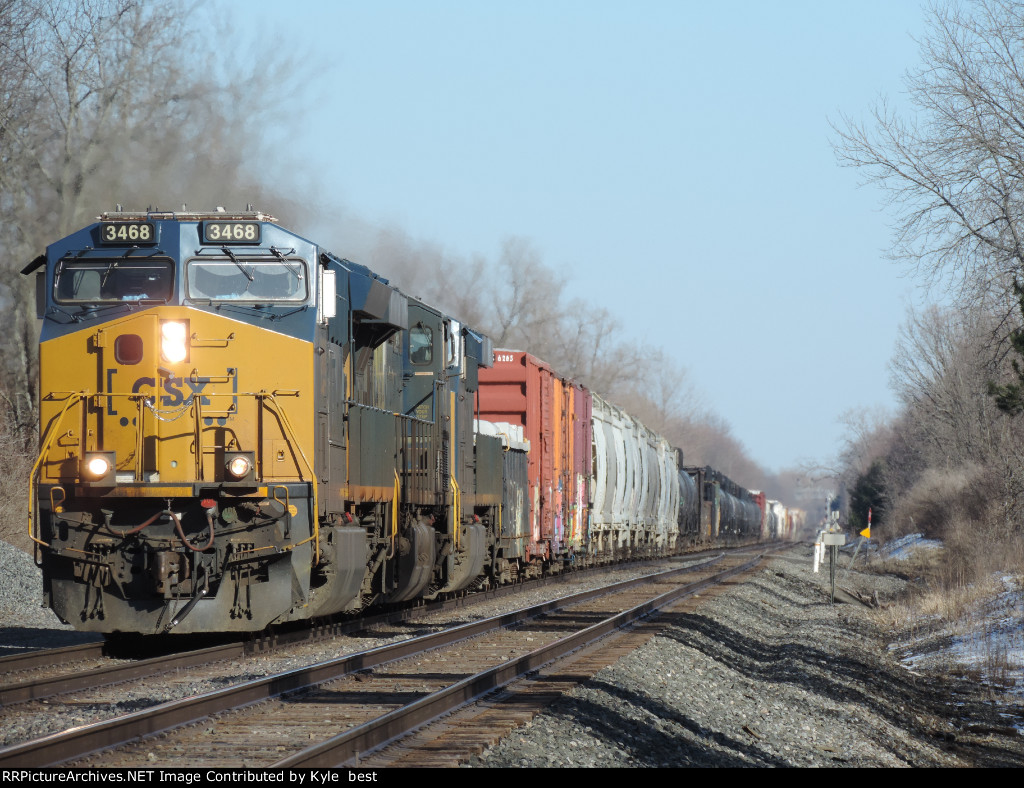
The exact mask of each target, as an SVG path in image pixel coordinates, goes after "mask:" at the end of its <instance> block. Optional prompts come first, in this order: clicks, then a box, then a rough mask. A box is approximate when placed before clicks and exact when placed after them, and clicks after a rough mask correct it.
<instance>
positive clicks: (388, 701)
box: [0, 564, 746, 767]
mask: <svg viewBox="0 0 1024 788" xmlns="http://www.w3.org/2000/svg"><path fill="white" fill-rule="evenodd" d="M702 566H706V564H704V565H702ZM743 568H746V566H744V567H740V568H735V569H732V570H729V571H730V574H735V573H736V572H738V571H742V569H743ZM694 569H695V567H688V568H686V569H678V570H674V572H672V573H661V574H660V575H656V576H654V577H658V578H660V579H659V580H658V581H657V582H659V583H664V582H669V581H668V579H667V578H668V575H669V574H679V573H681V572H692V571H694ZM644 582H647V583H650V582H652V581H651V576H649V577H647V578H643V579H641V580H635V581H628V582H627V583H624V584H617V589H618V590H617V591H616V594H618V595H622V594H626V593H631V592H628V591H627V590H626V588H627V587H630V586H636V585H638V584H640V583H644ZM709 582H712V581H711V580H707V579H705V580H702V581H700V583H699V584H697V585H695V584H690V585H689V586H687V587H684V588H683V589H681V590H679V589H674V590H673V591H672V592H671V598H675V597H678V596H679V595H681V594H686V593H696V592H697V591H698V590H699V589H700V588H704V587H706V586H707V584H708V583H709ZM673 585H675V584H673ZM602 594H608V589H603V590H600V591H591V592H586V593H584V594H577V595H573V596H572V597H567V598H566V599H563V600H558V601H556V602H551V603H547V604H544V605H539V606H535V607H533V608H528V609H525V610H522V611H516V612H515V613H511V614H507V615H504V616H498V617H495V618H494V619H488V620H486V621H481V622H473V623H470V624H465V625H463V626H461V627H456V628H454V629H451V630H447V631H443V632H439V633H435V634H432V635H428V636H424V637H420V638H415V639H412V640H407V641H404V642H401V643H397V644H393V645H389V646H384V647H381V648H378V649H373V650H371V651H367V652H362V653H359V654H355V655H350V656H348V657H343V658H340V659H336V660H331V661H330V662H325V663H320V664H317V665H311V666H308V667H306V668H302V669H300V670H296V671H291V672H289V673H284V674H278V675H276V676H272V677H269V678H266V679H262V680H259V681H251V682H247V683H245V684H241V685H237V686H233V687H229V688H227V689H224V690H221V691H218V692H211V693H206V694H204V695H200V696H196V697H194V698H189V699H186V700H183V701H177V702H172V703H167V704H163V705H161V706H157V707H155V708H151V709H147V710H145V711H141V712H136V713H134V714H129V715H125V716H123V717H119V718H116V719H113V720H108V721H106V722H101V723H96V724H94V725H86V726H81V727H80V728H76V729H73V730H71V731H66V732H64V733H61V734H55V735H53V736H49V737H45V738H44V739H41V740H37V741H34V742H28V743H25V744H21V745H16V746H13V747H8V748H5V749H4V750H0V766H2V767H10V766H44V765H52V764H56V763H61V762H67V761H72V760H74V759H78V758H82V757H83V756H85V755H86V754H87V753H90V752H93V751H96V750H99V749H103V748H109V747H113V746H117V745H121V744H124V743H126V742H132V741H137V740H138V739H139V738H141V737H142V736H146V735H149V734H155V733H157V732H162V731H167V730H168V729H170V728H175V727H178V726H184V725H187V724H189V723H195V722H197V721H199V720H207V721H204V722H202V723H201V724H200V725H198V726H195V725H193V726H192V727H189V728H185V729H182V730H180V731H175V732H173V733H170V734H165V735H164V736H162V737H161V739H160V740H158V741H153V740H147V741H145V742H142V743H141V744H136V745H130V746H128V747H127V748H124V749H122V750H120V751H119V752H118V753H109V752H108V753H104V754H103V755H97V756H93V757H91V758H89V759H88V760H87V761H84V762H82V763H81V764H79V765H92V766H100V765H102V766H114V765H140V764H144V765H147V766H150V765H160V764H161V763H164V764H165V765H181V764H179V763H176V762H175V757H176V755H181V754H182V753H186V754H187V757H188V765H189V766H193V765H201V764H198V763H197V757H198V756H197V754H200V753H201V754H202V759H203V762H204V763H208V764H209V765H216V766H232V765H233V766H238V765H274V766H285V765H295V766H300V765H301V766H313V765H327V764H330V765H338V764H343V763H351V762H353V761H354V759H355V758H356V757H357V754H358V753H364V754H365V753H366V752H367V751H369V750H372V749H375V748H377V747H379V746H381V744H383V743H384V742H386V741H389V740H392V739H394V738H395V737H396V736H397V735H399V734H400V733H402V732H403V731H405V730H406V729H407V728H410V727H417V726H420V725H422V724H423V723H424V722H425V721H426V720H428V719H432V718H435V717H437V716H438V715H440V714H446V713H448V712H450V711H451V709H452V708H454V707H455V706H457V705H459V704H463V703H466V702H467V701H468V700H470V699H472V698H476V697H478V696H479V695H480V694H481V693H486V692H492V691H493V690H494V689H495V688H496V687H498V686H500V685H502V684H504V683H507V682H508V681H509V680H511V679H512V678H514V677H515V676H516V675H521V674H522V673H524V672H531V671H535V670H536V669H537V668H538V667H539V666H540V665H541V664H543V663H544V662H547V661H550V660H551V659H554V658H555V656H557V655H558V654H561V653H564V652H565V651H566V650H574V649H578V648H580V647H581V645H582V644H583V643H585V642H587V641H588V640H592V639H593V638H596V637H603V636H604V635H605V634H607V633H608V632H610V631H611V630H613V629H615V628H617V627H621V626H623V625H625V623H626V622H627V621H628V620H631V619H632V618H635V617H636V616H639V615H645V614H647V613H649V612H650V611H651V610H652V609H654V608H655V607H657V606H660V605H664V604H667V603H668V602H669V601H670V596H669V595H657V596H661V599H659V600H658V601H657V602H653V601H650V599H649V597H650V596H651V594H650V593H648V594H647V595H646V596H647V597H648V599H647V600H646V601H644V602H642V603H635V602H628V603H627V602H620V603H619V607H622V606H623V605H626V606H627V607H630V608H632V610H631V611H630V612H629V613H622V612H616V613H615V614H613V615H607V613H602V614H601V615H600V616H598V613H597V611H596V610H588V609H587V608H585V607H580V606H581V605H583V604H584V602H585V601H587V600H593V599H594V598H595V597H597V596H599V595H602ZM603 599H604V602H603V603H602V604H604V605H605V606H607V604H608V602H609V600H610V599H611V597H610V596H606V597H604V598H603ZM591 604H592V605H593V604H595V603H593V602H591ZM570 605H575V606H577V607H575V608H574V609H573V611H568V610H563V611H562V612H560V613H558V614H556V615H554V616H553V615H552V613H553V611H555V610H558V609H559V608H568V606H570ZM542 614H546V615H547V618H545V619H536V620H531V619H534V617H536V616H539V615H542ZM570 618H573V619H576V620H575V623H572V624H571V626H572V628H573V631H574V634H572V635H570V636H568V637H555V635H554V634H552V633H553V632H554V633H555V634H557V633H558V632H559V631H560V630H562V629H564V628H566V627H569V626H570ZM597 618H600V619H601V622H600V623H595V621H596V620H597ZM524 621H528V623H527V624H523V623H522V622H524ZM515 624H519V626H518V627H516V628H515V629H507V628H508V627H510V626H512V625H515ZM502 628H504V629H502ZM484 633H490V634H487V635H486V638H487V639H486V640H481V639H480V638H481V637H484ZM467 638H476V640H474V641H472V643H471V644H469V645H468V647H467V643H468V641H466V639H467ZM460 641H462V645H461V646H460V645H453V644H457V643H458V642H460ZM552 641H554V642H552ZM541 643H544V644H545V645H544V646H543V648H538V646H540V645H541ZM442 647H444V648H446V649H449V650H448V651H447V652H440V651H438V652H436V653H432V654H431V655H425V652H426V651H429V650H432V649H440V648H442ZM486 653H490V656H489V657H488V659H489V660H490V662H489V663H488V665H489V666H486V667H485V666H483V665H482V664H478V663H479V659H480V658H481V657H482V656H483V655H484V654H486ZM509 657H511V659H510V658H509ZM402 658H411V662H412V663H416V662H418V663H419V665H418V666H415V667H414V666H413V665H411V664H409V661H410V660H408V659H407V660H406V663H401V664H400V665H395V664H390V665H388V666H387V668H386V669H382V668H381V667H380V666H382V665H384V664H385V663H393V661H394V660H397V659H402ZM464 665H468V666H469V667H468V668H463V666H464ZM454 666H459V668H460V669H459V670H458V671H456V670H455V667H454ZM424 672H425V673H424ZM425 674H426V675H425ZM346 676H347V678H345V679H343V680H342V681H341V682H340V683H339V684H338V685H334V686H329V687H320V686H319V685H321V684H323V683H324V682H328V681H335V680H337V679H339V678H342V677H346ZM403 687H404V693H403V691H401V690H402V688H403ZM360 698H361V699H360ZM367 698H369V700H367ZM270 699H273V700H272V701H271V702H268V700H270ZM405 701H410V702H409V703H406V702H405ZM255 703H261V704H262V705H260V706H259V707H256V708H254V709H252V710H249V711H247V712H243V713H237V712H236V713H232V714H224V713H223V712H225V711H226V710H228V709H238V708H239V707H243V706H247V705H250V704H255ZM382 706H383V707H384V711H383V712H382V710H381V707H382ZM396 706H397V707H399V708H396ZM211 715H220V716H219V717H217V718H216V719H214V720H208V719H207V718H209V717H210V716H211ZM328 721H330V722H328ZM339 727H342V728H346V729H347V728H351V729H350V730H345V731H344V732H342V733H339V734H337V735H336V736H334V737H333V738H331V739H330V740H329V741H328V742H325V743H322V744H319V745H317V746H316V747H313V748H309V749H305V748H306V746H307V745H308V743H309V741H310V740H314V741H315V740H316V738H319V737H320V736H322V735H323V732H324V730H325V728H327V729H331V728H333V729H335V730H337V729H338V728H339ZM190 736H191V737H197V738H196V739H195V740H192V741H190V740H189V737H190ZM314 737H316V738H314ZM267 742H274V744H275V747H276V748H277V749H275V750H274V751H272V752H268V748H267V746H266V744H267ZM254 743H255V746H253V745H254ZM154 748H155V749H154ZM165 759H166V760H165Z"/></svg>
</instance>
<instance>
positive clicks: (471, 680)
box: [270, 554, 764, 769]
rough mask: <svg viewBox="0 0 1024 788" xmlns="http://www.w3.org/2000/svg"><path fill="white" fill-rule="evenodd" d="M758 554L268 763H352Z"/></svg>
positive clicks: (705, 585) (744, 566)
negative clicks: (363, 755)
mask: <svg viewBox="0 0 1024 788" xmlns="http://www.w3.org/2000/svg"><path fill="white" fill-rule="evenodd" d="M763 558H764V554H762V555H759V556H757V557H756V558H754V559H753V560H751V561H748V562H747V563H745V564H741V565H739V566H736V567H733V568H732V569H727V570H724V571H722V572H719V573H717V574H715V575H712V576H711V577H708V578H705V579H704V580H699V581H696V582H694V583H688V584H686V585H683V586H680V587H678V588H676V589H673V590H672V591H668V592H666V593H664V594H662V595H660V596H658V597H655V598H653V599H650V600H648V601H647V602H644V603H642V604H640V605H637V606H636V607H633V608H630V609H629V610H626V611H624V612H622V613H618V614H616V615H614V616H610V617H609V618H607V619H605V620H604V621H601V622H598V623H597V624H594V625H592V626H590V627H587V628H586V629H583V630H580V631H578V632H576V633H574V634H572V635H569V636H567V637H565V638H562V639H560V640H557V641H554V642H553V643H550V644H549V645H547V646H543V647H541V648H539V649H537V650H535V651H532V652H530V653H529V654H525V655H523V656H522V657H518V658H516V659H513V660H510V661H508V662H505V663H504V664H502V665H498V666H497V667H494V668H490V669H488V670H485V671H482V672H480V673H477V674H476V675H473V676H470V677H468V678H466V679H463V680H461V681H459V682H457V683H455V684H452V685H451V686H449V687H446V688H445V689H442V690H439V691H437V692H434V693H432V694H430V695H427V696H426V697H424V698H421V699H419V700H417V701H414V702H413V703H410V704H408V705H407V706H403V707H402V708H400V709H395V710H394V711H392V712H389V713H388V714H385V715H383V716H381V717H378V718H377V719H376V720H372V721H370V722H367V723H364V724H362V725H359V726H357V727H355V728H352V729H351V730H348V731H346V732H344V733H341V734H339V735H337V736H335V737H333V738H331V739H328V740H327V741H325V742H321V743H319V744H315V745H312V746H310V747H307V748H306V749H305V750H302V751H301V752H298V753H296V754H294V755H292V756H289V757H287V758H284V759H282V760H280V761H278V762H276V763H274V764H272V766H271V767H270V768H274V769H279V768H331V767H340V766H349V767H353V766H357V765H358V759H359V755H360V753H362V754H366V753H368V752H372V751H375V750H378V749H380V748H381V747H384V746H385V745H387V744H389V743H391V742H393V741H396V740H398V739H401V738H402V737H404V736H406V735H407V734H409V733H411V732H412V731H414V730H415V729H417V728H420V727H422V726H423V725H425V724H427V723H429V722H431V721H433V720H435V719H437V718H438V717H441V716H443V715H445V714H449V713H451V712H452V711H455V710H456V709H458V708H460V707H461V706H465V705H467V704H468V703H471V702H473V701H475V700H477V699H478V698H480V697H482V696H484V695H486V694H488V693H490V692H494V691H495V690H497V689H499V688H500V687H502V686H504V685H506V684H509V683H510V682H512V681H514V680H516V679H518V678H520V677H522V676H525V675H527V674H529V673H532V672H534V671H536V670H538V669H540V668H541V667H543V666H544V665H546V664H548V663H550V662H552V661H554V660H556V659H558V658H560V657H563V656H565V655H567V654H569V653H571V652H573V651H576V650H578V649H580V648H582V647H584V646H587V645H590V644H591V643H594V642H595V641H597V640H600V639H601V638H603V637H605V636H606V635H608V634H610V633H611V632H614V631H615V630H617V629H621V628H622V627H624V626H627V625H628V624H631V623H633V622H634V621H637V620H638V619H640V618H643V617H646V616H648V615H650V614H651V613H653V612H656V611H658V610H660V609H661V608H662V607H665V606H666V605H669V604H671V603H672V602H675V601H676V600H677V599H679V598H680V597H683V596H690V595H693V594H696V593H698V592H700V591H702V590H703V589H705V588H708V587H709V586H712V585H716V584H718V583H721V582H723V581H724V580H727V579H729V578H730V577H733V576H734V575H737V574H739V573H741V572H745V571H746V570H748V569H751V568H753V567H755V566H757V564H759V563H760V562H761V560H762V559H763Z"/></svg>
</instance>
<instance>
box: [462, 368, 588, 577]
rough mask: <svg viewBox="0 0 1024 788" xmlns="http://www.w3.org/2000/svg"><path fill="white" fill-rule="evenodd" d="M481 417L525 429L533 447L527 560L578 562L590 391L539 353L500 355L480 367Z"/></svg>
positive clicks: (584, 516) (583, 530) (583, 533)
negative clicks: (566, 376)
mask: <svg viewBox="0 0 1024 788" xmlns="http://www.w3.org/2000/svg"><path fill="white" fill-rule="evenodd" d="M479 375H480V388H479V390H478V391H477V410H478V414H479V418H481V419H482V420H484V421H490V422H493V423H495V424H501V423H509V424H516V425H521V426H522V427H523V430H524V432H525V437H526V439H527V440H528V441H529V442H530V458H529V473H528V478H529V493H528V494H529V501H530V545H529V547H528V549H527V553H526V559H527V561H530V560H531V559H532V560H534V561H535V563H536V562H537V561H541V562H543V561H554V562H559V561H563V562H564V561H573V560H575V559H576V557H577V556H582V555H585V553H586V549H587V546H588V544H589V531H588V526H589V519H590V511H589V502H590V475H591V467H590V466H591V429H592V427H591V411H592V409H593V399H592V397H591V394H590V392H589V391H588V390H587V389H585V388H584V387H583V386H581V385H579V384H578V383H575V382H574V381H571V380H568V379H565V378H562V377H561V376H559V375H558V374H557V373H556V372H555V371H554V370H552V369H551V367H550V366H548V365H547V364H546V363H544V362H543V361H541V360H540V359H539V358H537V357H536V356H531V355H530V354H529V353H524V352H522V351H516V350H496V351H495V353H494V366H493V367H491V368H489V369H487V368H481V369H480V371H479Z"/></svg>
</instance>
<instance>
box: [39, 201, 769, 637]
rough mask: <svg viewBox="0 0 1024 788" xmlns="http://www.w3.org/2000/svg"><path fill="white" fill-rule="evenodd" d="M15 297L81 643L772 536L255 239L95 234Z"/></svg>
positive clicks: (70, 616) (437, 317)
mask: <svg viewBox="0 0 1024 788" xmlns="http://www.w3.org/2000/svg"><path fill="white" fill-rule="evenodd" d="M24 273H26V274H30V273H34V274H35V276H36V281H37V306H38V313H39V316H40V317H41V318H42V319H43V323H42V335H41V340H40V351H39V352H40V392H41V394H40V403H39V405H40V425H41V426H40V451H39V456H38V459H37V461H36V463H35V466H34V468H33V475H32V484H31V493H30V508H29V524H28V527H29V532H30V536H31V537H32V539H33V540H34V542H35V543H36V547H37V556H38V559H39V562H40V564H41V566H42V569H43V582H44V595H45V598H46V601H47V603H48V604H49V605H50V606H51V607H52V608H53V610H54V611H55V612H56V613H57V615H58V616H59V617H60V618H61V619H62V620H63V621H66V622H70V623H72V624H73V625H74V626H76V627H77V628H79V629H83V630H92V631H99V632H107V633H111V632H138V633H164V632H175V633H190V632H212V631H256V630H261V629H263V628H265V627H267V626H268V625H271V624H277V623H282V622H287V621H294V620H301V619H309V618H314V617H320V616H327V615H332V614H336V613H343V612H355V611H358V610H361V609H363V608H365V607H367V606H369V605H373V604H386V603H397V602H405V601H408V600H412V599H417V598H432V597H436V596H438V595H441V594H452V593H457V592H463V591H466V590H469V589H473V588H476V587H480V586H486V585H494V584H501V583H508V582H514V581H516V580H518V579H520V578H523V577H528V576H531V575H536V574H540V573H543V572H550V571H557V570H562V569H565V568H568V567H572V566H574V565H581V564H586V563H593V562H597V561H608V560H613V559H615V558H620V557H624V556H636V555H660V554H666V553H670V552H673V551H675V550H677V549H679V548H681V547H683V546H685V545H688V544H694V543H697V542H712V541H715V540H720V539H725V538H729V539H735V538H741V537H752V538H757V537H758V536H759V535H760V534H762V533H764V526H763V523H764V522H765V517H766V516H767V515H766V509H765V503H764V500H763V499H762V501H761V505H760V507H758V506H757V504H756V503H755V502H754V497H753V496H752V495H751V494H749V493H747V492H746V491H743V490H741V489H740V488H739V487H738V486H737V485H735V484H734V483H732V482H731V481H730V480H728V479H726V478H725V477H723V476H721V475H720V474H717V473H716V472H715V471H713V470H711V469H708V468H701V469H681V465H682V462H681V453H680V452H678V451H677V450H675V449H673V448H672V447H671V446H670V445H669V444H668V443H667V442H666V441H665V440H664V439H663V438H661V437H660V436H658V435H655V434H654V433H652V432H651V431H650V430H648V429H647V428H646V427H644V425H642V424H641V423H640V422H638V421H637V420H635V419H634V418H632V417H631V416H629V414H627V413H625V412H623V411H622V410H620V409H618V408H616V407H615V406H613V405H611V404H610V403H607V402H605V401H604V400H603V399H601V398H600V397H598V396H596V395H594V394H592V393H591V392H589V391H587V390H586V389H585V388H584V387H582V386H580V385H579V384H578V383H575V382H573V381H571V380H568V379H566V378H564V377H561V376H559V375H558V374H557V373H556V372H555V371H554V370H552V369H551V368H550V367H549V366H548V365H546V364H544V362H542V361H540V360H539V359H536V358H534V357H532V356H530V355H529V354H527V353H523V352H519V351H504V350H503V351H499V352H498V353H497V354H495V353H494V351H493V350H492V348H491V345H490V341H489V340H488V339H487V338H486V337H484V336H483V335H481V334H479V333H478V332H476V331H474V330H473V329H472V328H471V327H468V326H465V325H462V324H461V323H460V322H459V321H458V320H456V319H455V318H453V317H452V316H449V315H446V314H444V313H443V312H442V311H440V310H438V309H436V308H434V307H432V306H430V305H428V304H425V303H423V302H421V301H419V300H417V299H415V298H411V297H409V296H407V295H405V294H403V293H402V292H401V291H399V290H398V289H396V288H395V287H393V286H392V285H391V284H390V283H389V282H388V281H387V280H386V279H384V278H382V277H380V276H378V275H377V274H375V273H374V272H372V271H370V270H369V269H367V268H365V267H363V266H361V265H358V264H356V263H352V262H351V261H348V260H345V259H342V258H339V257H337V256H335V255H333V254H331V253H330V252H328V251H327V250H325V249H323V248H321V247H320V246H319V245H317V244H315V243H313V242H311V241H309V240H307V239H305V238H303V237H301V236H299V235H297V234H295V233H292V232H289V231H288V230H286V229H284V228H282V227H280V226H278V225H277V223H276V221H275V220H274V219H273V218H272V217H269V216H266V215H264V214H261V213H258V212H255V211H245V212H238V213H233V214H228V213H225V212H220V211H218V212H211V213H187V212H180V213H177V212H176V213H165V212H152V211H149V212H140V213H133V212H121V211H117V212H114V213H108V214H104V215H103V216H101V217H100V218H99V220H98V221H97V222H96V223H94V224H92V225H90V226H88V227H85V228H83V229H82V230H79V231H78V232H75V233H73V234H71V235H69V236H67V237H66V238H63V239H61V240H60V241H57V242H56V243H54V244H52V245H51V246H49V247H48V248H47V250H46V253H45V254H44V255H41V256H40V257H39V258H37V259H36V260H35V261H33V263H32V264H30V265H29V266H28V267H27V268H26V269H25V271H24ZM755 510H756V511H755ZM755 520H756V524H755ZM770 532H771V533H778V529H777V528H776V527H774V526H773V528H772V529H770Z"/></svg>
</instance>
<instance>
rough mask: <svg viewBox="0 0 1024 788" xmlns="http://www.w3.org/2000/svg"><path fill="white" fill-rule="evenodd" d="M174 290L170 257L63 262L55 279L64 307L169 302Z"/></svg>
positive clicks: (56, 294)
mask: <svg viewBox="0 0 1024 788" xmlns="http://www.w3.org/2000/svg"><path fill="white" fill-rule="evenodd" d="M173 289H174V263H173V262H172V261H171V260H169V259H167V258H153V257H147V258H137V259H133V258H125V257H118V258H112V259H111V258H95V257H92V258H80V259H77V260H62V261H61V262H60V264H59V265H58V266H57V273H56V275H55V280H54V298H55V300H56V301H57V303H60V304H103V303H118V302H123V301H167V300H169V299H170V297H171V293H172V292H173Z"/></svg>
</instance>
